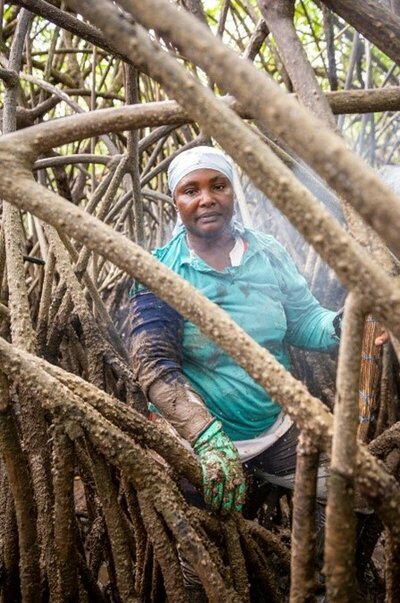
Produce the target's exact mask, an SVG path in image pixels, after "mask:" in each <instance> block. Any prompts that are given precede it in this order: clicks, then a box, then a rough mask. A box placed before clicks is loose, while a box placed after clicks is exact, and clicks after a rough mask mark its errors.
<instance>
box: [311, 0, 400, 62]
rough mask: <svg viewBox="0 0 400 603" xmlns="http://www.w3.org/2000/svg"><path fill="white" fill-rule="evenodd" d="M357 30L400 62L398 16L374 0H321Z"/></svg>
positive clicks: (399, 22)
mask: <svg viewBox="0 0 400 603" xmlns="http://www.w3.org/2000/svg"><path fill="white" fill-rule="evenodd" d="M322 1H323V3H324V4H326V6H328V7H329V8H330V9H332V10H333V11H334V12H335V13H337V14H338V15H340V16H341V17H343V19H344V20H345V21H347V23H350V24H351V25H352V26H353V27H354V28H355V29H356V30H357V31H359V32H360V33H362V34H363V35H364V36H365V37H366V38H367V39H368V40H370V41H371V42H372V43H373V44H375V45H376V46H377V47H378V48H379V49H380V50H382V52H384V53H385V54H387V55H388V56H389V57H390V58H391V59H393V61H395V63H397V64H400V18H399V17H397V16H396V14H394V13H393V12H391V11H390V10H388V9H387V8H386V7H385V5H384V4H383V3H381V2H379V3H376V2H374V0H353V2H351V3H349V2H346V0H322Z"/></svg>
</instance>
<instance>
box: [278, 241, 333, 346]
mask: <svg viewBox="0 0 400 603" xmlns="http://www.w3.org/2000/svg"><path fill="white" fill-rule="evenodd" d="M273 264H274V265H275V268H276V270H275V274H276V277H277V279H278V282H279V285H280V288H281V291H282V293H283V294H284V301H283V305H284V308H285V313H286V319H287V324H288V327H287V334H286V341H287V342H288V343H290V344H291V345H294V346H296V347H300V348H305V349H308V350H321V351H326V350H329V349H330V348H333V347H335V346H337V344H338V342H339V337H338V335H339V334H340V331H339V330H338V328H337V323H338V321H337V320H336V321H335V318H337V316H338V313H337V312H333V311H331V310H328V309H326V308H323V307H322V306H321V304H320V303H319V302H318V301H317V299H316V298H315V297H314V295H313V294H312V293H311V291H310V289H309V287H308V285H307V282H306V280H305V278H304V277H303V276H302V275H301V274H300V272H299V271H298V269H297V267H296V265H295V263H294V262H293V260H292V258H291V257H290V255H289V254H288V253H287V251H286V250H285V249H284V248H283V247H282V246H281V245H280V244H279V243H277V245H276V247H275V248H274V257H273ZM335 322H336V324H334V323H335ZM335 327H336V328H335Z"/></svg>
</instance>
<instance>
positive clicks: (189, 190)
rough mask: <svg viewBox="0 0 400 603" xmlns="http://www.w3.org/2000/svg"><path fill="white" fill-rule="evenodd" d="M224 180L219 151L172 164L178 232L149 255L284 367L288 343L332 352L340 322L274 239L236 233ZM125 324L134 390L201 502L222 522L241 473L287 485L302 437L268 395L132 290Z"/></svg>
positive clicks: (193, 330)
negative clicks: (164, 425)
mask: <svg viewBox="0 0 400 603" xmlns="http://www.w3.org/2000/svg"><path fill="white" fill-rule="evenodd" d="M232 182H233V173H232V165H231V162H230V160H229V159H228V158H227V156H226V155H225V154H224V153H223V152H221V151H219V150H216V149H213V148H211V147H196V148H194V149H190V150H188V151H185V152H183V153H181V154H180V155H178V156H177V157H176V158H175V159H174V160H173V161H172V162H171V164H170V167H169V170H168V184H169V188H170V191H171V194H172V197H173V199H174V203H175V207H176V210H177V212H178V215H179V217H180V220H181V221H182V224H183V228H182V229H181V230H180V232H179V233H178V234H177V235H176V236H175V237H173V239H172V240H171V241H170V242H169V243H168V244H167V245H166V246H165V247H163V248H161V249H157V250H156V251H155V252H154V254H155V256H156V257H157V258H158V260H159V261H160V262H162V263H163V264H165V265H166V266H168V267H169V268H171V269H172V270H173V271H174V272H176V273H177V274H180V275H181V276H182V277H183V278H185V279H186V280H188V281H189V282H190V283H191V284H192V285H193V286H194V287H196V289H198V290H199V291H201V292H202V293H203V294H204V295H205V296H206V297H207V298H209V299H210V300H211V301H213V302H215V303H216V304H218V305H219V306H221V307H222V308H223V309H224V310H226V311H227V312H228V313H229V314H230V315H231V317H232V318H233V319H234V320H235V321H236V322H237V323H238V324H239V325H240V326H241V327H242V328H243V329H244V330H245V331H246V332H247V333H249V334H250V335H251V336H252V337H253V338H254V339H255V341H257V342H258V343H259V344H260V345H262V346H263V347H265V348H267V349H268V350H269V351H270V352H271V353H273V354H274V356H275V357H276V358H277V360H278V361H279V362H281V363H282V364H283V365H284V366H285V367H288V366H289V360H288V355H287V351H286V346H287V344H291V345H294V346H298V347H301V348H305V349H309V350H328V349H330V348H332V347H334V346H336V345H337V343H338V336H337V334H336V333H335V328H334V326H333V323H334V320H335V318H337V314H336V313H335V312H331V311H330V310H327V309H325V308H322V307H321V306H320V305H319V303H318V302H317V300H316V299H315V298H314V297H313V295H312V294H311V292H310V290H309V289H308V286H307V284H306V281H305V280H304V278H303V277H302V276H301V275H300V274H299V272H298V271H297V269H296V267H295V265H294V263H293V261H292V260H291V258H290V257H289V255H288V254H287V252H286V251H285V250H284V248H283V247H282V246H281V245H280V244H279V243H278V242H277V241H276V240H275V239H274V238H273V237H271V236H268V235H265V234H263V233H261V232H257V231H253V230H248V229H241V228H239V227H238V226H237V224H236V222H235V220H234V191H233V184H232ZM132 318H133V323H132V328H133V363H134V370H135V374H136V376H137V379H138V382H139V384H140V385H141V387H142V388H143V390H144V392H145V394H146V395H147V397H148V399H149V400H150V401H151V402H152V403H153V404H154V405H155V406H156V408H157V409H158V410H159V411H160V412H161V414H162V415H163V416H164V417H165V418H166V419H167V420H168V421H169V422H170V423H171V424H172V425H173V427H174V428H175V429H176V431H177V432H178V433H179V434H180V435H181V436H182V437H183V438H184V439H186V440H187V441H188V442H189V443H190V444H191V446H192V447H193V450H194V452H195V454H197V456H198V458H199V461H200V463H201V466H202V471H203V487H204V492H203V495H204V499H205V501H206V503H207V505H209V506H210V507H211V508H212V509H213V510H215V511H219V512H225V513H226V512H229V511H230V510H231V509H234V508H236V509H239V510H240V509H241V507H242V504H243V501H244V494H245V478H244V471H243V467H244V470H245V472H246V473H247V474H252V473H254V471H255V470H256V469H261V470H262V471H263V472H267V473H268V474H271V475H275V476H286V478H288V479H289V481H293V477H294V472H295V466H296V443H297V435H298V432H297V430H296V428H295V427H294V426H293V425H292V422H291V420H290V418H289V417H287V416H285V415H283V413H282V412H281V410H280V407H279V406H278V405H277V404H276V403H275V402H274V401H273V400H272V399H271V398H270V396H269V395H268V394H267V393H266V392H265V390H264V389H263V388H262V387H261V386H259V385H258V384H257V383H256V382H255V381H254V380H253V379H252V378H251V377H250V376H249V375H248V374H247V373H246V372H245V371H244V370H243V369H242V368H241V367H240V366H238V365H237V364H236V362H234V361H233V360H232V359H231V358H230V357H229V356H228V355H227V354H226V353H225V352H223V351H222V350H221V349H220V348H219V347H218V346H217V345H216V344H214V343H213V342H211V341H210V340H209V339H208V338H207V337H205V336H204V335H202V333H201V332H200V331H199V329H198V328H197V327H196V326H195V325H194V324H193V323H191V322H190V321H187V320H184V319H183V317H182V316H180V315H179V314H178V313H177V312H175V310H173V309H172V308H171V307H170V306H168V304H166V303H165V302H163V301H162V300H160V299H158V298H157V297H156V296H155V295H153V294H152V293H151V292H149V291H147V290H144V289H139V290H138V291H137V292H136V293H135V295H134V297H133V301H132ZM242 464H243V466H242ZM322 473H323V472H321V478H323V475H322ZM278 481H279V479H278ZM320 495H321V496H322V497H323V496H324V492H321V493H320Z"/></svg>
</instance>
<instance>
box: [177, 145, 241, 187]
mask: <svg viewBox="0 0 400 603" xmlns="http://www.w3.org/2000/svg"><path fill="white" fill-rule="evenodd" d="M201 169H210V170H217V171H218V172H221V173H222V174H224V176H226V177H227V178H228V180H229V181H230V182H231V183H232V184H233V169H232V162H231V159H230V157H228V155H225V153H224V152H223V151H219V150H218V149H213V147H206V146H200V147H194V148H193V149H188V150H187V151H183V152H182V153H180V154H179V155H177V156H176V157H175V158H174V159H173V160H172V161H171V163H170V165H169V168H168V187H169V190H170V191H171V195H172V197H173V196H174V192H175V188H176V185H177V184H178V183H179V182H180V181H181V180H182V178H184V177H185V176H187V175H188V174H190V172H194V170H201Z"/></svg>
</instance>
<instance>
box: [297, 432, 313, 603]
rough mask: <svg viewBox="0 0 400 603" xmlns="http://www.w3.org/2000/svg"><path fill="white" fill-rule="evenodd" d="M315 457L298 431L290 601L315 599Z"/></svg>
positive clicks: (310, 446)
mask: <svg viewBox="0 0 400 603" xmlns="http://www.w3.org/2000/svg"><path fill="white" fill-rule="evenodd" d="M318 460H319V454H318V450H317V449H316V448H315V446H314V445H313V444H312V442H311V441H310V439H309V438H307V437H304V435H301V436H300V438H299V443H298V445H297V464H296V477H295V487H294V500H293V526H292V555H291V561H292V562H291V566H290V603H301V602H310V601H314V600H315V596H314V591H315V586H316V583H315V538H316V534H315V530H316V519H315V493H316V487H317V476H318Z"/></svg>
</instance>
